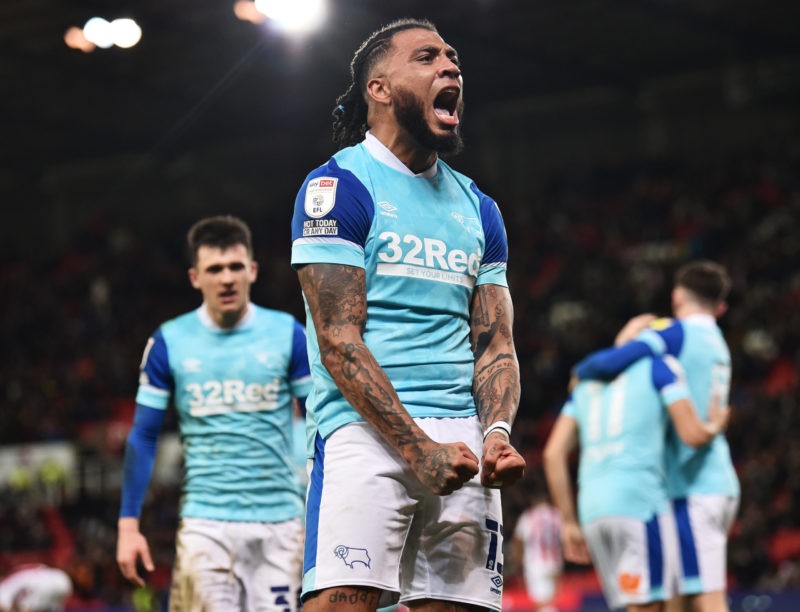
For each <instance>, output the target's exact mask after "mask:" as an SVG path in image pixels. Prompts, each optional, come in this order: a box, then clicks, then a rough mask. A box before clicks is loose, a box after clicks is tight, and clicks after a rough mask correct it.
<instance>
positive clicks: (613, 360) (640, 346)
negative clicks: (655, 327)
mask: <svg viewBox="0 0 800 612" xmlns="http://www.w3.org/2000/svg"><path fill="white" fill-rule="evenodd" d="M653 355H654V352H653V351H652V349H651V348H650V346H649V345H648V344H647V343H645V342H640V341H638V340H633V341H631V342H628V343H626V344H623V345H622V346H615V347H612V348H607V349H601V350H599V351H595V352H594V353H590V354H589V355H587V356H586V357H584V358H583V359H582V360H581V361H580V362H578V364H577V365H576V366H575V375H576V376H577V377H578V378H580V379H581V380H592V379H595V380H611V379H612V378H616V376H618V375H619V374H620V373H621V372H622V371H623V370H625V368H627V367H628V366H629V365H631V364H632V363H634V362H636V361H638V360H639V359H641V358H642V357H652V356H653Z"/></svg>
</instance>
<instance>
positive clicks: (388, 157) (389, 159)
mask: <svg viewBox="0 0 800 612" xmlns="http://www.w3.org/2000/svg"><path fill="white" fill-rule="evenodd" d="M362 144H363V145H364V146H365V147H366V148H367V151H369V153H370V155H372V157H374V158H375V159H377V160H378V161H379V162H381V163H382V164H386V165H387V166H389V167H390V168H392V169H393V170H397V171H398V172H402V173H403V174H405V175H406V176H416V177H419V178H433V177H434V176H436V172H437V171H438V168H439V166H438V164H437V163H436V162H433V164H432V165H431V167H430V168H427V169H426V170H423V171H422V172H420V173H419V174H414V173H413V172H411V170H409V169H408V166H406V165H405V164H404V163H403V162H401V161H400V160H399V159H398V158H397V156H396V155H395V154H394V153H392V152H391V151H390V150H389V147H387V146H386V145H385V144H383V143H382V142H381V141H380V140H378V139H377V138H375V136H373V135H372V134H370V132H369V130H367V133H366V134H365V135H364V141H363V143H362Z"/></svg>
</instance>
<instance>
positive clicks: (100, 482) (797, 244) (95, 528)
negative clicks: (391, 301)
mask: <svg viewBox="0 0 800 612" xmlns="http://www.w3.org/2000/svg"><path fill="white" fill-rule="evenodd" d="M456 166H458V164H456ZM479 186H480V187H481V188H483V189H484V190H485V191H486V192H487V193H489V194H491V195H492V196H494V197H495V198H496V199H497V201H498V203H499V205H500V208H501V210H502V212H503V215H504V218H505V221H506V226H507V230H508V234H509V244H510V254H509V282H510V285H511V292H512V295H513V297H514V304H515V321H516V323H515V337H516V344H517V351H518V355H519V360H520V366H521V371H522V400H521V404H520V409H519V413H518V415H517V420H516V423H515V426H514V433H513V435H514V439H515V442H516V446H517V448H520V449H521V450H522V451H523V452H524V453H525V456H526V459H527V461H528V464H529V470H528V473H529V474H530V476H529V477H528V478H526V479H525V480H524V481H523V482H522V483H521V484H519V485H517V486H515V487H514V488H512V489H510V490H508V491H506V492H505V497H504V503H505V513H506V517H505V523H506V524H505V532H506V533H507V534H510V533H511V532H512V531H513V526H514V522H515V519H516V517H517V516H518V515H519V514H520V512H521V511H522V510H523V509H524V507H525V505H526V503H527V500H528V497H529V496H528V493H529V492H530V490H531V488H534V487H539V486H541V481H540V480H539V479H538V478H537V477H536V476H537V473H538V466H539V465H540V462H541V456H540V455H541V450H542V447H543V444H544V441H545V439H546V437H547V435H548V433H549V430H550V427H551V424H552V422H553V420H554V418H555V416H556V415H557V414H558V411H559V409H560V407H561V405H562V403H563V401H564V400H565V397H566V386H567V382H568V379H569V373H570V368H571V367H572V366H573V365H574V364H575V363H576V362H577V361H578V360H579V359H580V358H581V357H583V356H584V355H585V354H586V353H587V352H589V351H592V350H594V349H597V348H600V347H603V346H606V345H608V344H610V343H611V342H612V341H613V338H614V335H615V333H616V331H617V330H618V329H619V328H620V327H621V326H622V325H623V324H624V323H625V321H626V320H627V319H628V318H629V317H631V316H633V315H635V314H638V313H640V312H645V311H648V312H654V313H656V314H659V315H669V314H670V313H669V305H670V304H669V292H670V289H671V283H672V272H673V271H674V270H675V268H676V267H677V266H678V265H680V264H681V263H684V262H686V261H688V260H691V259H696V258H709V259H713V260H715V261H718V262H720V263H722V264H724V265H725V266H726V267H727V268H728V270H729V272H730V273H731V276H732V278H733V291H732V294H731V297H730V309H729V311H728V312H727V314H726V315H725V316H724V317H723V318H722V319H721V321H720V325H721V327H722V329H723V331H724V332H725V334H726V337H727V339H728V342H729V344H730V347H731V351H732V358H733V387H732V395H731V402H732V406H733V408H734V415H733V417H732V422H731V424H730V427H729V430H728V438H729V442H730V446H731V449H732V452H733V454H734V460H735V464H736V467H737V471H738V474H739V477H740V479H741V482H742V505H741V508H740V511H739V516H738V520H737V521H736V523H735V526H734V530H733V534H732V537H731V540H730V550H729V557H730V562H729V567H730V570H731V584H732V588H733V589H734V590H735V589H736V588H761V589H770V590H780V589H789V588H800V447H799V446H798V445H797V444H796V443H795V440H797V439H798V437H800V412H798V399H800V392H799V391H798V370H799V369H800V240H799V239H798V237H800V148H796V149H791V148H789V149H784V150H781V151H769V152H765V151H747V152H740V153H738V154H736V155H734V156H731V157H730V158H728V159H717V160H714V161H709V162H706V163H703V162H691V163H690V162H687V161H683V160H669V159H661V160H658V161H649V162H648V161H642V162H637V163H630V162H628V163H625V164H617V165H604V166H593V167H582V168H564V169H563V170H562V171H560V172H554V173H552V174H551V175H550V176H549V178H548V179H547V180H546V181H544V182H543V183H542V184H541V185H539V186H538V187H537V188H535V189H532V190H531V192H530V193H529V194H527V196H526V197H525V198H524V199H523V198H520V197H519V196H513V195H510V194H504V193H502V192H501V191H498V190H497V188H496V187H494V186H491V185H483V184H481V183H480V181H479ZM217 212H219V213H225V212H237V211H228V210H226V208H225V205H224V204H223V203H221V204H220V206H219V210H218V211H217ZM237 214H238V213H237ZM270 214H272V215H274V214H275V212H274V210H273V211H272V212H271V213H270ZM290 214H291V203H290V202H288V203H287V205H286V214H285V222H284V223H283V224H280V223H274V222H273V221H272V217H269V218H268V217H267V216H266V213H265V216H264V217H263V218H262V217H259V216H258V215H242V216H243V217H244V218H245V220H246V221H248V223H249V224H250V225H251V227H252V228H253V231H254V239H255V243H256V256H257V259H258V261H259V262H260V265H261V275H260V278H259V280H258V282H257V283H256V285H255V286H254V291H253V299H254V301H255V302H257V303H259V304H262V305H264V306H269V307H274V308H278V309H282V310H287V311H290V312H292V313H293V314H295V315H296V316H298V317H299V318H300V319H301V320H304V314H303V310H302V308H303V306H302V298H301V296H300V291H299V286H298V283H297V279H296V276H295V275H294V273H293V272H292V271H291V268H290V266H289V248H290V245H289V218H290ZM195 220H196V219H194V218H186V219H183V220H182V221H181V222H180V223H175V222H170V223H169V224H166V225H163V226H159V227H152V226H149V227H137V226H135V225H133V224H132V225H125V226H123V225H120V224H118V223H117V222H110V221H109V220H108V219H106V218H104V217H103V216H97V217H96V218H94V219H92V220H91V222H90V223H88V224H86V226H85V227H84V228H83V229H82V231H81V233H80V235H79V236H77V238H76V239H75V240H73V241H72V244H71V247H70V248H69V249H68V250H67V251H65V252H57V253H53V252H51V251H50V250H49V249H47V248H46V247H45V246H43V247H42V249H41V253H40V256H38V257H32V258H26V259H24V260H14V259H12V260H9V261H3V262H2V265H1V266H0V292H2V294H3V296H4V298H3V300H2V302H3V306H2V310H3V317H2V318H3V325H2V328H0V334H2V339H1V342H2V345H3V347H4V350H3V351H2V353H0V372H1V374H0V384H1V390H0V393H2V398H0V403H2V410H1V411H0V446H10V445H20V444H24V443H41V442H55V441H69V442H73V443H74V444H76V445H77V448H78V456H79V466H78V470H77V471H78V474H77V476H76V477H75V478H76V482H73V483H69V486H70V487H72V488H73V489H74V492H73V493H71V494H66V493H65V492H64V491H65V490H67V489H68V488H69V487H67V484H66V483H64V482H62V481H61V480H60V478H61V476H59V475H58V474H57V473H56V474H55V475H54V476H52V478H50V481H46V480H47V479H46V478H45V479H44V480H45V481H46V482H42V480H43V476H42V475H41V474H28V475H25V474H19V475H18V478H16V479H12V480H11V481H9V483H8V484H7V485H5V488H6V490H3V491H0V526H1V528H0V575H2V573H3V572H4V571H7V570H8V569H9V565H10V564H11V563H13V562H17V561H19V560H20V559H23V558H25V557H26V556H30V557H37V556H38V557H41V556H42V555H44V554H45V552H44V551H50V552H48V553H47V554H48V555H51V556H50V557H48V559H47V560H49V561H52V562H54V563H56V564H59V563H60V564H61V565H62V566H63V567H64V568H65V569H68V571H69V572H70V574H71V577H72V579H73V583H74V585H75V595H74V598H75V599H76V600H78V601H80V602H82V605H83V606H84V607H87V608H90V607H91V606H93V605H95V606H97V607H98V609H101V608H102V609H106V608H107V607H109V606H111V607H113V606H120V609H124V608H125V607H126V606H131V603H132V601H133V600H132V598H134V597H135V598H138V600H137V606H138V607H139V609H147V608H148V606H151V605H153V604H152V602H154V601H156V600H157V598H158V597H160V596H161V595H159V593H162V592H163V589H165V588H166V585H167V584H168V580H169V568H170V563H171V559H172V556H173V546H174V543H173V537H174V530H175V527H176V525H177V507H178V493H177V492H178V487H177V486H169V485H164V486H158V487H153V488H151V491H150V494H149V496H148V500H147V504H146V507H145V510H144V513H143V531H144V532H145V533H148V535H149V539H150V543H151V546H153V549H154V551H153V552H154V556H155V560H156V563H157V565H158V567H159V569H158V570H157V572H156V574H155V575H154V576H153V577H152V578H151V580H150V590H144V591H141V590H140V591H138V592H136V593H134V591H133V589H132V587H131V586H130V585H127V584H125V583H124V580H123V579H122V577H121V576H120V575H119V571H118V569H117V567H116V562H115V539H116V535H115V529H116V519H117V512H118V504H119V486H120V482H121V474H120V471H119V465H120V464H121V458H122V453H123V450H124V441H125V436H126V435H127V428H128V427H129V425H130V422H131V420H132V416H133V409H134V395H135V391H136V385H137V374H138V364H139V361H140V358H141V353H142V350H143V348H144V346H145V341H146V340H147V337H148V336H149V334H150V333H151V332H152V331H154V330H155V328H156V327H157V326H158V324H159V323H160V322H162V321H163V320H165V319H168V318H170V317H172V316H174V315H176V314H178V313H181V312H183V311H186V310H189V309H191V308H194V307H196V306H197V305H198V299H199V294H196V292H194V291H193V290H192V289H191V288H190V286H189V283H188V280H187V276H186V269H187V267H188V264H187V260H186V257H185V254H184V251H183V241H184V234H185V231H186V230H187V229H188V227H189V226H190V225H191V223H192V222H193V221H195ZM167 429H168V430H172V431H174V430H175V423H174V415H173V418H172V421H171V422H168V425H167ZM64 477H66V476H64ZM39 560H42V559H39ZM577 570H578V568H568V571H577ZM148 602H150V603H148Z"/></svg>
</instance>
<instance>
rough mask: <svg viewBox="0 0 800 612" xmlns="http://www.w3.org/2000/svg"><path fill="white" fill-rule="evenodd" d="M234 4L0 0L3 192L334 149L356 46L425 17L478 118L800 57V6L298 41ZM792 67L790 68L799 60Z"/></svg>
mask: <svg viewBox="0 0 800 612" xmlns="http://www.w3.org/2000/svg"><path fill="white" fill-rule="evenodd" d="M232 5H233V0H170V1H164V0H137V1H136V2H133V1H131V0H127V1H125V0H123V1H119V0H93V1H89V2H83V1H81V2H78V1H75V0H3V2H2V3H0V49H2V54H1V55H0V83H2V96H0V111H2V117H3V121H2V132H0V134H2V138H0V142H2V145H1V146H0V168H4V169H5V170H0V188H1V187H3V186H5V187H8V183H9V182H13V180H14V177H13V176H12V175H10V174H9V172H12V173H13V172H15V171H27V172H36V171H37V169H38V168H43V167H48V166H52V165H56V166H57V165H59V164H65V163H66V164H69V163H71V162H74V161H76V160H92V159H103V158H107V157H108V156H115V155H124V154H141V153H159V154H161V155H165V156H170V155H178V154H180V153H181V152H185V151H187V150H196V149H198V148H200V149H208V148H213V147H217V146H222V147H226V146H227V147H232V146H247V145H246V144H245V143H248V142H249V143H251V145H250V146H254V145H253V143H254V141H259V142H261V143H262V146H263V142H264V141H269V140H271V139H273V138H276V137H277V140H276V142H284V143H285V142H287V141H288V142H291V141H295V142H300V143H305V142H308V141H309V140H310V141H319V140H320V139H325V138H327V134H328V126H329V115H328V113H329V110H330V108H331V107H332V103H333V99H334V97H335V96H336V95H337V94H338V93H340V92H341V91H342V89H343V88H344V86H345V84H346V81H347V79H348V74H347V67H348V62H349V59H350V57H351V54H352V52H353V50H354V48H355V47H356V46H357V44H358V43H359V42H360V41H361V40H362V39H363V38H364V37H365V36H366V35H367V34H368V33H369V32H370V31H372V30H373V29H374V28H375V27H377V26H378V25H380V24H381V23H384V22H386V21H388V20H390V19H394V18H396V17H401V16H416V17H427V18H430V19H431V20H433V21H434V22H435V23H436V24H437V25H438V27H439V29H440V31H441V32H442V34H443V35H444V37H445V38H446V39H447V40H448V41H449V42H451V43H452V44H454V45H455V46H456V47H457V48H458V50H459V52H460V54H461V56H462V60H463V63H464V70H465V78H466V100H467V108H468V113H469V111H470V110H474V109H476V108H477V109H480V108H481V107H482V106H484V105H487V104H491V103H493V102H496V101H503V100H513V99H518V98H530V97H533V98H535V97H537V96H543V95H547V94H553V93H557V92H570V91H574V90H579V89H583V88H591V87H598V86H602V87H610V88H613V89H615V90H620V91H623V92H636V90H637V88H638V87H639V86H640V85H641V83H642V82H644V81H646V80H648V79H652V78H654V77H659V76H664V75H670V74H675V73H682V72H687V71H696V70H702V69H708V68H720V67H725V66H728V65H732V64H737V63H743V62H749V61H752V60H757V59H765V58H766V59H775V60H778V59H781V58H786V57H790V58H792V57H793V58H795V60H796V58H797V57H798V55H800V36H798V35H797V27H798V24H800V3H797V2H790V1H788V0H786V1H773V2H764V1H763V0H562V1H560V2H552V1H550V2H543V1H532V0H450V1H444V0H442V1H434V0H430V1H428V2H422V1H419V0H405V1H403V2H400V1H399V0H398V1H395V0H330V6H331V10H330V14H329V17H328V20H327V24H326V26H325V27H324V28H323V30H322V31H321V32H319V33H317V34H315V35H313V36H311V37H310V38H308V39H307V40H305V41H304V42H302V43H292V42H289V41H287V40H286V39H285V38H284V37H283V36H281V35H280V34H278V33H277V32H275V31H273V30H270V29H269V28H267V27H263V26H262V27H259V26H255V25H253V24H250V23H246V22H243V21H239V20H238V19H237V18H236V17H235V16H234V14H233V11H232ZM94 15H100V16H103V17H107V18H109V19H111V18H115V17H120V16H130V17H134V18H135V19H136V20H137V21H138V22H139V23H140V24H141V25H142V28H143V31H144V34H143V38H142V40H141V42H140V43H139V45H138V46H136V47H134V48H133V49H131V50H127V51H126V50H121V49H117V48H112V49H109V50H105V51H103V50H97V51H95V52H94V53H89V54H84V53H82V52H80V51H76V50H72V49H69V48H67V47H66V46H65V44H64V42H63V35H64V32H65V30H66V29H67V28H68V27H69V26H73V25H75V26H82V25H83V23H84V22H85V21H86V19H87V18H89V17H91V16H94ZM795 65H796V64H795Z"/></svg>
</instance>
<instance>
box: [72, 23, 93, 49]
mask: <svg viewBox="0 0 800 612" xmlns="http://www.w3.org/2000/svg"><path fill="white" fill-rule="evenodd" d="M64 42H65V43H66V45H67V46H68V47H69V48H70V49H78V50H80V51H83V52H84V53H91V52H92V51H94V50H95V49H96V48H97V45H95V44H94V43H93V42H90V41H88V40H86V36H84V35H83V30H81V29H80V28H78V27H76V26H72V27H71V28H68V29H67V31H66V32H64Z"/></svg>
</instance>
